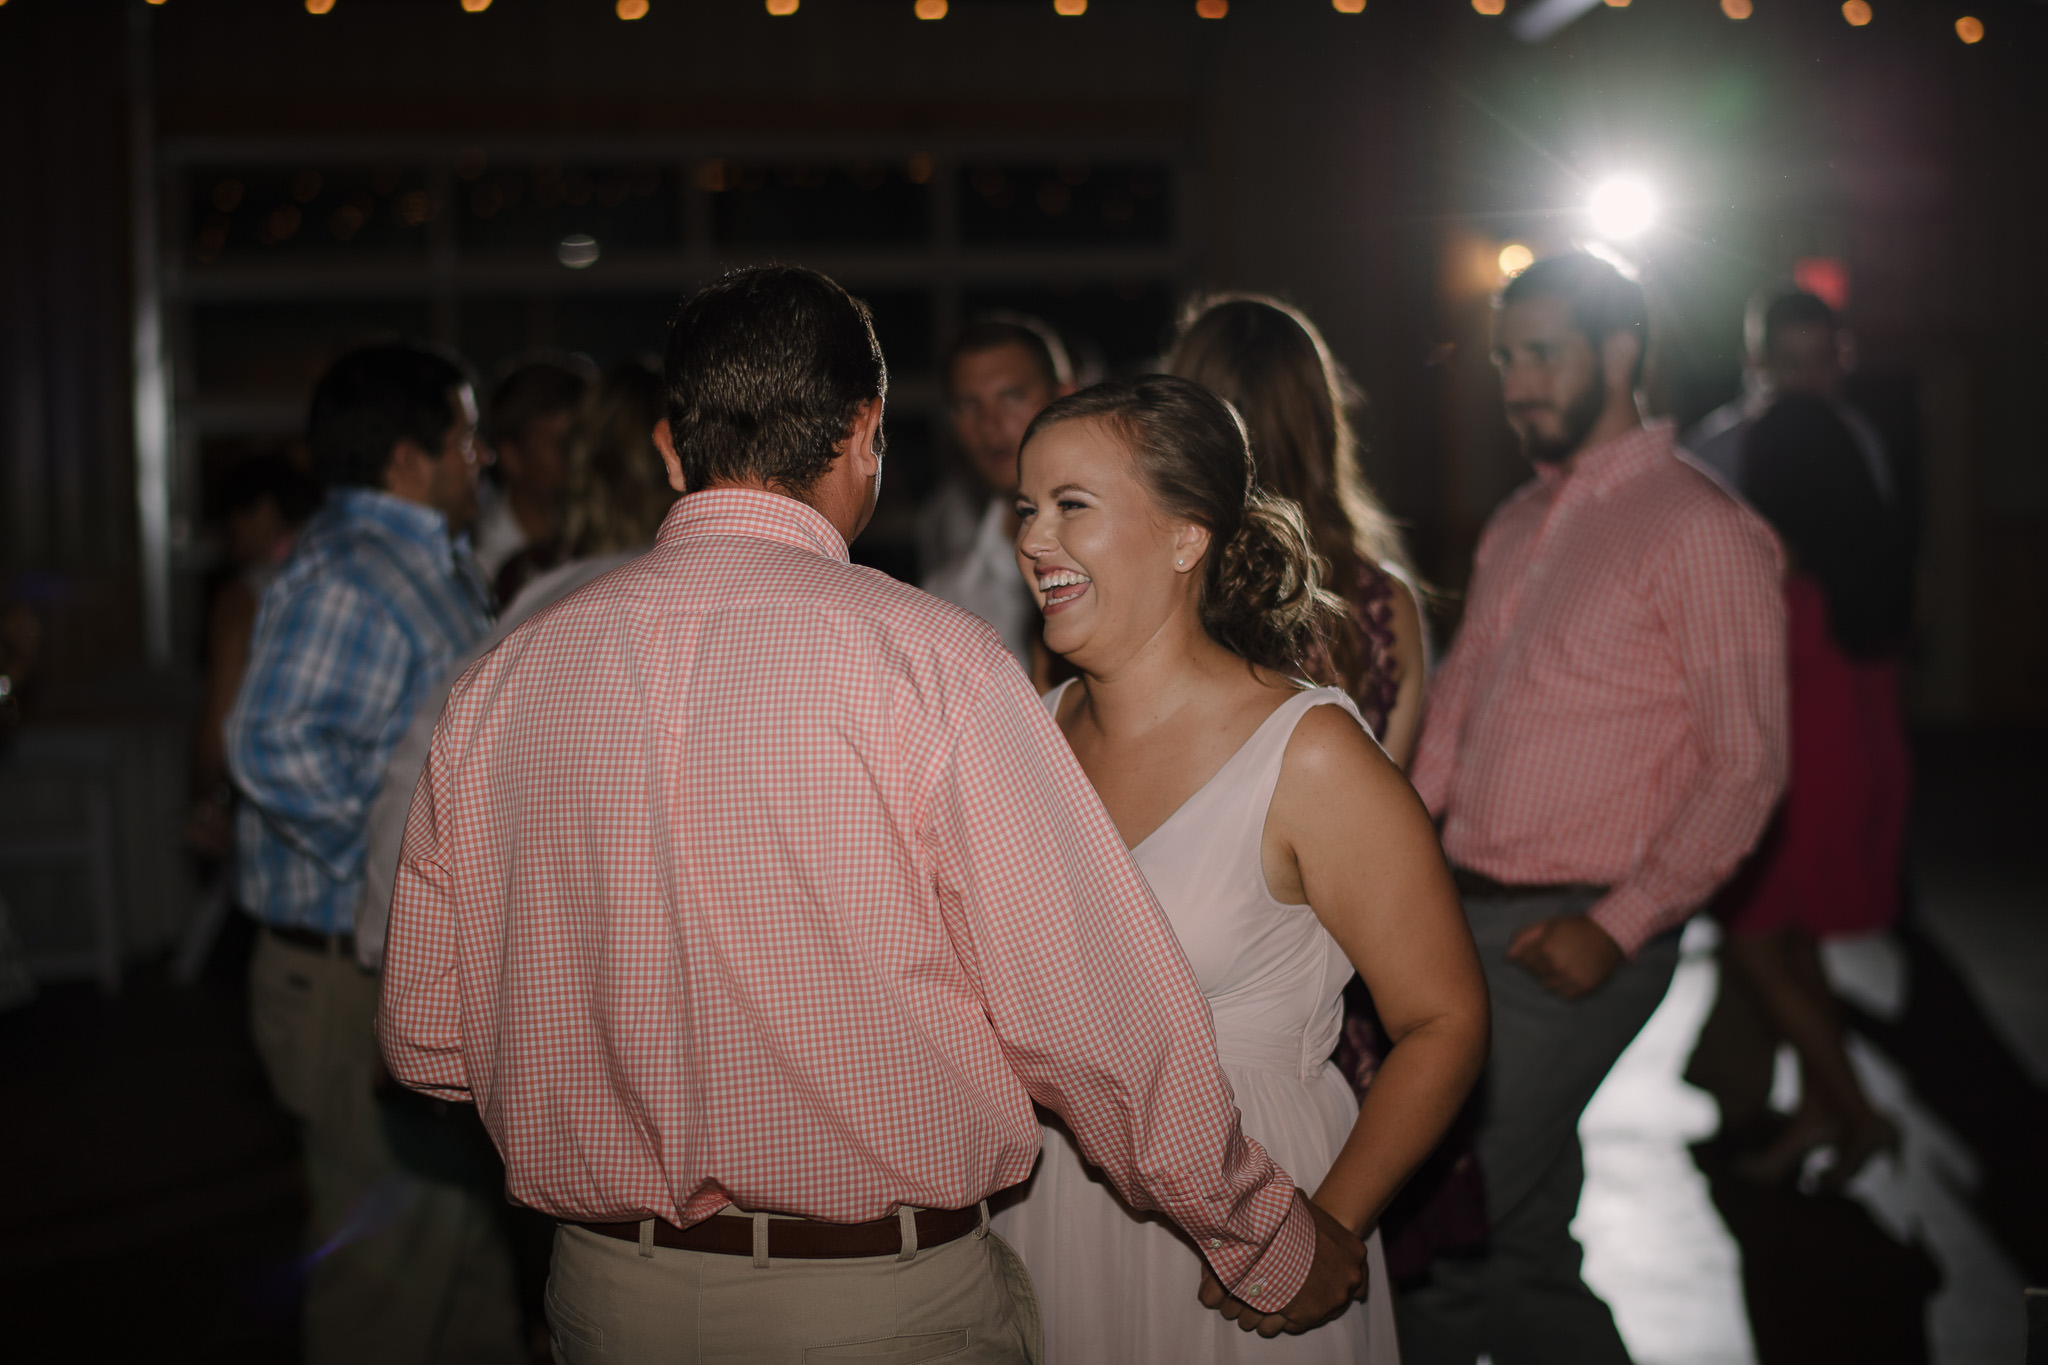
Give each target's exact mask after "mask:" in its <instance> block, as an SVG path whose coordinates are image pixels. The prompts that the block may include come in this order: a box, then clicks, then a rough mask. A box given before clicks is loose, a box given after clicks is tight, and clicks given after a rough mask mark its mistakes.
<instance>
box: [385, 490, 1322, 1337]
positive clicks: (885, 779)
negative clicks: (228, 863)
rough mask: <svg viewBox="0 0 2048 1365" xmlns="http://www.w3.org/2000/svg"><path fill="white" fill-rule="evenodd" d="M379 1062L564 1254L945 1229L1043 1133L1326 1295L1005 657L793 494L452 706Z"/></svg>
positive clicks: (1082, 794)
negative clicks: (784, 1231) (873, 563)
mask: <svg viewBox="0 0 2048 1365" xmlns="http://www.w3.org/2000/svg"><path fill="white" fill-rule="evenodd" d="M378 1033H379V1037H380V1039H381V1041H382V1044H383V1049H384V1055H385V1057H386V1059H387V1061H388V1062H389V1064H390V1067H391V1070H392V1072H393V1074H394V1075H396V1076H397V1077H398V1078H399V1079H400V1080H401V1081H403V1082H404V1083H406V1084H407V1085H410V1086H413V1087H415V1088H418V1089H422V1090H426V1091H429V1092H432V1093H437V1094H441V1095H445V1096H450V1097H456V1098H471V1099H474V1101H475V1102H476V1104H477V1106H478V1108H479V1109H480V1111H481V1113H482V1115H483V1119H484V1122H485V1123H486V1125H487V1126H488V1127H489V1128H490V1131H491V1134H492V1136H493V1137H494V1138H495V1139H496V1141H497V1144H498V1148H499V1150H500V1151H501V1152H502V1153H503V1154H504V1157H505V1165H506V1173H507V1175H506V1178H507V1187H508V1190H509V1192H510V1193H511V1195H512V1197H513V1198H515V1199H517V1200H518V1201H519V1202H521V1203H523V1204H527V1205H530V1206H532V1207H534V1208H537V1209H540V1210H542V1211H543V1212H546V1213H549V1214H552V1215H554V1216H555V1217H557V1218H562V1219H567V1220H575V1221H584V1222H598V1221H604V1222H617V1221H627V1220H633V1219H640V1218H644V1217H648V1216H656V1217H660V1218H665V1219H667V1220H668V1221H670V1222H672V1223H676V1224H679V1225H685V1226H687V1225H689V1224H691V1223H694V1222H696V1221H698V1220H699V1219H701V1218H704V1217H705V1216H707V1215H709V1214H712V1213H714V1212H715V1211H716V1210H718V1209H719V1208H721V1207H723V1206H724V1205H726V1204H727V1203H729V1202H730V1203H733V1204H737V1205H739V1206H741V1207H743V1208H749V1209H765V1210H772V1211H778V1212H783V1213H791V1214H799V1215H803V1216H806V1217H811V1218H817V1219H823V1220H827V1221H834V1222H855V1221H864V1220H868V1219H874V1218H879V1217H883V1216H886V1215H888V1214H889V1213H891V1212H892V1211H894V1210H895V1209H896V1208H897V1207H898V1206H900V1205H906V1204H907V1205H912V1206H917V1207H924V1208H962V1207H966V1206H969V1205H972V1204H973V1203H974V1202H975V1201H976V1200H979V1199H982V1198H984V1197H986V1196H987V1195H990V1194H992V1193H994V1192H996V1191H998V1190H1001V1189H1004V1188H1006V1187H1008V1186H1010V1185H1014V1184H1016V1183H1017V1182H1018V1181H1020V1180H1022V1179H1024V1177H1025V1176H1026V1175H1028V1174H1029V1173H1030V1171H1031V1166H1032V1163H1033V1161H1034V1159H1035V1158H1036V1156H1037V1152H1038V1144H1039V1125H1038V1122H1037V1120H1036V1119H1035V1117H1034V1116H1033V1111H1032V1102H1033V1101H1034V1100H1035V1101H1037V1102H1038V1103H1041V1104H1044V1105H1046V1106H1047V1107H1049V1108H1052V1109H1054V1110H1057V1111H1058V1112H1059V1113H1061V1114H1062V1115H1064V1116H1065V1117H1066V1119H1067V1121H1068V1123H1069V1125H1070V1126H1071V1127H1072V1129H1073V1131H1074V1134H1075V1136H1076V1137H1077V1138H1078V1139H1079V1141H1080V1143H1081V1146H1082V1149H1083V1150H1084V1151H1085V1152H1087V1154H1088V1156H1089V1158H1090V1160H1092V1161H1093V1162H1095V1163H1096V1164H1097V1165H1098V1166H1100V1167H1101V1169H1102V1170H1103V1172H1104V1173H1105V1174H1106V1175H1107V1176H1108V1177H1109V1179H1110V1180H1111V1181H1112V1182H1114V1184H1115V1185H1116V1187H1117V1189H1118V1190H1119V1191H1120V1192H1121V1193H1122V1194H1123V1195H1124V1197H1125V1198H1126V1199H1127V1200H1129V1201H1130V1202H1131V1203H1132V1204H1133V1205H1135V1206H1137V1207H1140V1208H1154V1209H1158V1210H1160V1211H1162V1212H1163V1213H1165V1214H1167V1215H1168V1216H1170V1217H1171V1218H1172V1219H1173V1220H1174V1221H1175V1222H1177V1223H1178V1224H1179V1225H1180V1226H1181V1227H1182V1228H1183V1229H1185V1230H1186V1231H1187V1232H1188V1234H1189V1235H1190V1236H1191V1237H1193V1238H1194V1240H1195V1243H1196V1245H1197V1246H1201V1247H1205V1248H1209V1250H1208V1251H1207V1252H1206V1254H1207V1255H1208V1256H1209V1258H1210V1260H1211V1262H1212V1263H1213V1264H1214V1266H1215V1267H1216V1270H1217V1273H1218V1276H1219V1278H1221V1279H1222V1280H1223V1282H1224V1283H1225V1284H1226V1285H1230V1286H1233V1287H1235V1286H1245V1288H1244V1290H1243V1291H1242V1292H1244V1293H1246V1294H1250V1293H1251V1292H1252V1291H1251V1286H1254V1285H1256V1286H1258V1287H1259V1288H1260V1290H1261V1291H1262V1292H1260V1293H1259V1294H1258V1295H1257V1297H1256V1302H1257V1303H1258V1304H1259V1305H1261V1306H1264V1307H1267V1308H1269V1309H1276V1308H1278V1307H1279V1306H1280V1305H1281V1304H1283V1303H1285V1302H1286V1301H1287V1300H1288V1299H1290V1298H1292V1297H1293V1295H1294V1293H1295V1291H1296V1290H1297V1289H1298V1288H1299V1286H1300V1285H1301V1283H1302V1281H1303V1280H1304V1279H1305V1278H1306V1276H1307V1273H1308V1268H1309V1264H1310V1261H1311V1260H1312V1258H1313V1250H1314V1230H1313V1224H1312V1223H1311V1222H1310V1221H1309V1219H1308V1216H1307V1214H1306V1212H1305V1211H1304V1210H1303V1209H1302V1208H1301V1207H1300V1206H1299V1205H1298V1204H1297V1203H1296V1202H1295V1200H1294V1198H1293V1194H1294V1187H1293V1183H1292V1181H1291V1180H1290V1179H1289V1178H1288V1176H1287V1174H1286V1173H1285V1172H1284V1171H1282V1170H1281V1169H1280V1168H1279V1167H1277V1166H1276V1165H1275V1164H1274V1163H1273V1161H1272V1159H1271V1158H1270V1157H1269V1156H1268V1155H1267V1154H1266V1152H1265V1150H1264V1149H1263V1148H1261V1147H1260V1146H1259V1145H1258V1144H1257V1143H1256V1142H1253V1141H1251V1140H1249V1139H1248V1138H1246V1137H1245V1136H1244V1135H1243V1134H1242V1133H1241V1132H1240V1130H1239V1125H1238V1115H1237V1110H1236V1107H1235V1105H1234V1103H1233V1101H1232V1098H1231V1094H1230V1089H1229V1084H1228V1082H1227V1081H1226V1080H1225V1079H1224V1077H1223V1074H1222V1071H1221V1070H1220V1068H1219V1067H1218V1065H1217V1062H1216V1054H1215V1043H1214V1037H1213V1033H1212V1030H1211V1026H1210V1021H1209V1014H1208V1008H1207V1006H1206V1004H1205V1003H1204V1001H1203V999H1202V996H1201V993H1200V991H1199V989H1198V988H1197V986H1196V984H1195V981H1194V978H1193V976H1192V974H1191V973H1190V971H1189V969H1188V966H1187V963H1186V960H1185V958H1184V957H1183V956H1182V954H1181V951H1180V947H1179V944H1178V942H1177V941H1176V940H1175V938H1174V936H1173V932H1172V930H1171V929H1170V928H1169V926H1168V924H1167V922H1166V920H1165V917H1164V916H1163V915H1162V914H1161V912H1160V910H1159V908H1158V906H1157V904H1156V903H1155V902H1154V901H1153V899H1152V896H1151V893H1150V891H1149V890H1148V889H1147V888H1146V885H1145V882H1144V880H1143V878H1142V877H1141V876H1140V875H1139V873H1138V871H1137V869H1136V868H1135V867H1134V866H1133V865H1132V863H1131V860H1130V858H1129V856H1128V854H1127V852H1126V850H1125V848H1124V845H1123V843H1122V841H1121V839H1120V838H1119V837H1118V836H1117V833H1116V829H1115V827H1114V826H1113V825H1112V824H1111V823H1110V821H1109V818H1108V816H1107V815H1106V814H1105V813H1104V811H1103V809H1102V806H1101V803H1100V802H1099V801H1098V800H1097V798H1096V796H1095V794H1094V790H1093V789H1092V788H1091V787H1090V786H1089V784H1088V781H1087V779H1086V777H1084V776H1083V775H1082V773H1081V770H1080V767H1079V766H1078V765H1077V764H1076V763H1075V761H1074V758H1073V755H1072V753H1071V752H1070V751H1069V750H1068V748H1067V745H1066V741H1065V739H1064V738H1063V737H1062V736H1061V735H1060V733H1059V730H1058V729H1057V727H1056V726H1055V725H1054V724H1053V722H1052V719H1051V718H1050V717H1049V716H1048V715H1046V713H1045V709H1044V708H1043V707H1042V706H1041V705H1040V704H1039V702H1038V699H1037V697H1035V696H1034V695H1033V694H1032V691H1031V687H1030V685H1029V683H1028V682H1027V681H1026V680H1025V678H1024V675H1023V674H1022V673H1021V672H1020V671H1019V670H1018V668H1017V665H1016V662H1015V661H1014V659H1012V657H1011V656H1010V654H1009V652H1008V651H1007V650H1006V649H1005V648H1004V647H1003V644H1002V642H1001V641H1000V640H999V639H997V637H996V635H995V633H994V632H993V631H992V630H990V629H989V628H988V627H987V626H986V625H984V624H983V623H982V622H980V621H979V620H977V619H976V618H974V617H972V616H970V615H969V614H968V613H966V612H964V611H960V610H958V609H957V608H954V607H950V606H948V605H946V604H944V603H942V602H940V601H938V600H937V599H935V598H932V597H928V596H926V595H925V594H923V593H921V592H918V591H916V590H915V589H912V588H909V587H906V586H904V585H902V584H900V583H897V582H896V581H894V580H893V579H890V578H888V577H887V576H885V575H883V574H881V573H878V572H876V571H874V570H871V569H865V568H859V567H856V566H854V565H851V564H849V563H848V562H847V558H846V546H845V544H844V542H843V541H842V540H841V539H840V537H839V535H838V533H837V532H836V531H835V530H834V529H833V528H832V526H831V524H830V523H829V522H827V521H826V520H825V518H824V517H822V516H820V515H819V514H818V513H817V512H815V511H813V510H812V509H811V508H809V507H807V506H805V505H803V504H802V503H799V502H797V501H795V500H793V499H790V498H785V497H780V496H777V495H774V494H770V493H763V492H755V491H750V490H742V489H717V490H712V491H707V492H702V493H697V494H693V495H691V496H688V497H685V498H683V499H681V500H680V501H679V502H678V503H677V504H676V506H675V508H674V509H673V510H672V511H671V512H670V513H669V516H668V519H667V520H666V521H665V522H664V524H663V526H662V528H661V534H660V536H659V538H658V540H657V541H656V543H655V548H654V549H653V550H652V551H651V552H650V553H649V554H647V555H646V556H644V557H642V558H640V559H638V560H635V561H633V562H631V563H629V564H628V565H626V566H625V567H623V568H621V569H618V570H616V571H614V572H613V573H611V574H608V575H606V576H605V577H603V578H601V579H599V580H597V581H596V582H595V583H592V584H591V585H589V586H588V587H586V588H584V589H582V590H581V591H579V592H577V593H575V594H574V595H572V596H570V597H569V598H567V599H565V600H564V601H563V602H561V603H560V604H558V605H557V606H555V607H553V608H551V609H549V610H548V611H546V612H543V613H541V614H540V615H538V616H536V617H535V618H534V619H533V620H531V621H529V622H528V623H527V624H525V625H524V626H522V627H521V628H520V629H519V630H517V631H516V632H514V633H513V634H512V635H511V636H510V637H509V638H507V640H506V641H505V642H504V643H503V644H502V645H500V646H499V647H498V648H497V649H496V650H495V651H493V652H492V653H491V654H489V655H487V656H485V657H484V658H483V659H482V660H481V661H479V662H478V663H477V664H476V665H475V666H474V667H472V668H471V669H470V670H469V671H468V672H467V673H466V674H465V675H464V676H463V678H462V679H461V681H460V682H459V683H457V685H456V687H455V691H454V693H453V695H452V696H451V697H450V699H449V702H448V706H447V709H446V710H445V711H444V712H443V713H442V717H441V722H440V725H439V727H438V728H437V730H436V732H435V736H434V743H433V749H432V752H431V755H430V757H429V759H428V764H427V769H426V772H425V775H424V776H423V777H422V778H421V781H420V785H419V789H418V792H417V794H416V795H415V797H414V800H413V806H412V813H411V816H410V820H409V824H408V827H407V831H406V838H405V845H404V852H403V854H402V855H401V858H400V863H399V868H398V877H397V888H396V892H395V895H394V898H393V904H392V917H391V932H390V940H389V945H388V947H387V950H386V956H385V960H384V984H383V998H382V1003H381V1008H380V1010H379V1015H378ZM1212 1238H1213V1239H1214V1240H1213V1241H1212V1240H1211V1239H1212ZM1193 1293H1194V1285H1193V1283H1192V1277H1191V1282H1190V1285H1189V1295H1190V1300H1189V1307H1190V1309H1191V1310H1194V1309H1196V1305H1195V1304H1194V1301H1193Z"/></svg>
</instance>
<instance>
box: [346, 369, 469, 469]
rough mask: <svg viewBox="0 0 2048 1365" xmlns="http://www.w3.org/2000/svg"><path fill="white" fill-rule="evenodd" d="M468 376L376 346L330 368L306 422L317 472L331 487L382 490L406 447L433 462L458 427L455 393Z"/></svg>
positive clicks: (466, 372)
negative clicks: (393, 458) (452, 429)
mask: <svg viewBox="0 0 2048 1365" xmlns="http://www.w3.org/2000/svg"><path fill="white" fill-rule="evenodd" d="M468 383H470V376H469V372H468V370H466V369H465V368H464V367H463V366H462V365H460V364H458V363H457V362H456V361H455V360H453V359H451V358H450V357H448V356H446V355H443V354H442V353H441V352H439V351H431V350H428V349H427V348H426V347H424V346H412V345H392V346H370V347H366V348H364V349H363V350H360V351H352V352H350V353H349V354H347V355H345V356H343V357H342V358H341V359H339V360H337V361H335V362H334V364H332V365H331V366H329V367H328V369H327V373H326V374H324V375H322V376H321V377H320V383H319V385H318V386H317V387H315V388H314V390H313V409H312V412H311V414H310V415H309V416H308V418H307V419H306V438H307V443H308V444H309V445H310V446H311V447H312V450H313V472H314V473H315V474H316V475H317V476H318V477H319V479H320V481H321V482H322V483H324V484H327V485H328V486H330V487H333V486H336V485H350V484H353V485H359V486H361V487H365V488H377V487H380V486H382V484H383V482H384V472H385V471H386V470H387V469H389V468H390V467H391V453H392V451H393V450H395V449H396V448H397V446H398V443H399V442H400V441H408V440H409V441H411V442H413V443H414V444H415V445H417V446H419V447H420V448H421V449H422V450H424V451H426V452H427V453H428V454H429V455H434V456H438V455H439V454H440V453H441V442H442V441H443V440H444V439H446V437H447V435H448V429H449V428H450V427H452V426H454V425H455V418H456V406H455V401H454V397H453V391H454V390H456V389H459V388H461V387H462V386H463V385H465V384H468Z"/></svg>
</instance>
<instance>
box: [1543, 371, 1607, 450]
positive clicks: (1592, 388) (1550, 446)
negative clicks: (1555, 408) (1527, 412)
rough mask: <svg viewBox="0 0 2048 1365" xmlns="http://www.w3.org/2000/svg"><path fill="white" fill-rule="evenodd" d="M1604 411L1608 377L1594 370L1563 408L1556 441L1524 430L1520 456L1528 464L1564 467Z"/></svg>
mask: <svg viewBox="0 0 2048 1365" xmlns="http://www.w3.org/2000/svg"><path fill="white" fill-rule="evenodd" d="M1606 407H1607V376H1606V375H1604V374H1602V373H1601V372H1600V371H1599V370H1598V369H1597V368H1596V369H1595V370H1594V371H1593V377H1592V379H1591V380H1589V381H1588V382H1587V384H1586V387H1585V388H1583V389H1580V390H1579V391H1578V393H1576V394H1574V395H1573V396H1572V400H1571V402H1569V403H1567V404H1566V405H1565V409H1564V413H1563V415H1562V417H1561V419H1560V421H1561V424H1562V427H1563V430H1562V431H1561V432H1560V433H1559V434H1558V435H1557V436H1556V437H1547V436H1543V435H1540V434H1538V433H1537V432H1536V431H1534V430H1533V429H1530V428H1526V427H1525V428H1524V429H1523V431H1522V453H1523V454H1524V455H1526V456H1527V457H1528V458H1529V462H1530V463H1531V464H1540V465H1560V464H1563V463H1564V462H1565V461H1566V460H1569V459H1570V458H1571V457H1572V456H1574V455H1576V454H1577V453H1578V451H1579V447H1580V446H1582V445H1584V444H1585V441H1586V437H1587V436H1589V435H1590V434H1591V433H1592V431H1593V428H1594V426H1595V425H1597V424H1598V423H1599V421H1600V414H1601V412H1603V411H1604V410H1605V409H1606Z"/></svg>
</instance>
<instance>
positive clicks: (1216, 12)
mask: <svg viewBox="0 0 2048 1365" xmlns="http://www.w3.org/2000/svg"><path fill="white" fill-rule="evenodd" d="M1195 13H1196V14H1198V15H1200V16H1201V17H1202V18H1204V19H1221V18H1222V17H1223V16H1224V15H1226V14H1228V13H1230V0H1195Z"/></svg>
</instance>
